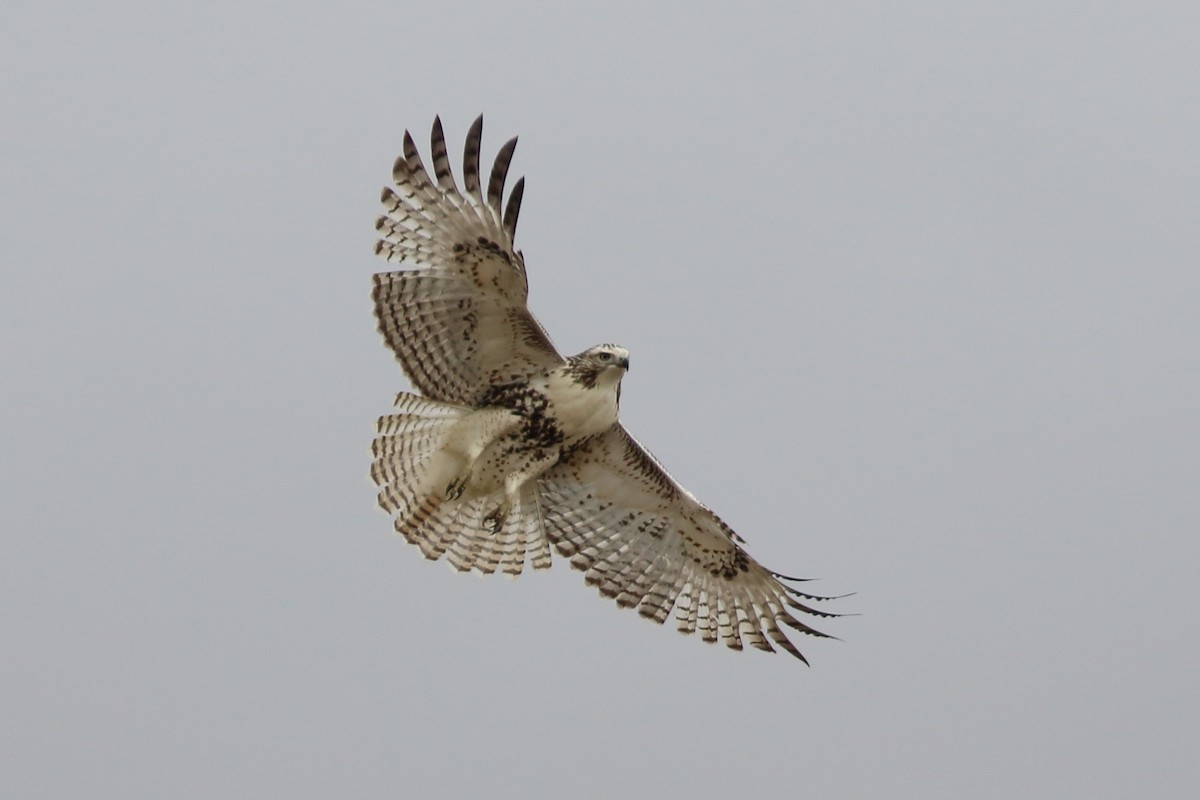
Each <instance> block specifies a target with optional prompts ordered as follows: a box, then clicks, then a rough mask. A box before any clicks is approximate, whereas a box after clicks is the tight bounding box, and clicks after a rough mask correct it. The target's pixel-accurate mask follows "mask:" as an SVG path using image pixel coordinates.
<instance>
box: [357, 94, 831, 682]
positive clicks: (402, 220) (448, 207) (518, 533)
mask: <svg viewBox="0 0 1200 800" xmlns="http://www.w3.org/2000/svg"><path fill="white" fill-rule="evenodd" d="M482 132H483V117H482V116H480V117H479V118H478V119H476V120H475V122H474V124H473V125H472V126H471V129H470V131H469V133H468V134H467V141H466V151H465V154H464V158H463V170H462V177H463V181H462V183H463V185H462V188H461V189H460V188H459V187H458V185H457V184H456V182H455V180H454V178H453V176H452V175H451V170H450V161H449V159H448V157H447V153H446V138H445V136H444V134H443V131H442V125H441V121H440V120H439V119H436V118H435V119H434V122H433V133H432V159H433V172H432V175H431V174H430V173H429V172H428V171H427V170H426V169H425V166H424V164H423V163H422V161H421V156H420V154H419V153H418V151H417V148H416V145H415V144H414V143H413V138H412V136H411V135H410V134H409V133H408V132H407V131H406V132H405V134H404V154H403V155H401V156H400V157H399V158H397V159H396V162H395V165H394V167H393V168H392V178H393V180H394V183H395V187H394V188H391V187H385V188H384V190H383V195H382V198H381V199H382V203H383V207H384V214H383V215H382V216H380V217H379V218H378V220H377V221H376V223H375V228H376V230H377V231H378V232H379V237H380V238H379V240H378V242H377V243H376V245H375V252H376V253H377V254H378V255H380V256H382V257H383V258H385V259H386V260H387V261H389V262H398V263H400V264H403V265H405V267H406V269H403V270H401V271H397V272H384V273H380V274H377V275H375V277H374V292H373V299H374V302H375V316H376V319H377V321H378V328H379V332H380V333H381V334H382V335H383V338H384V340H385V341H386V342H387V345H388V346H389V347H390V348H391V349H392V350H393V351H394V352H395V355H396V358H397V360H398V361H399V362H400V365H401V367H402V368H403V369H404V372H405V374H406V375H407V376H408V378H409V380H410V381H411V382H412V385H413V386H414V387H415V388H416V389H417V390H419V391H420V393H421V396H418V395H416V394H410V393H407V392H401V393H400V394H399V395H398V396H397V397H396V402H395V413H392V414H388V415H387V416H384V417H381V418H380V419H379V421H378V424H377V427H376V433H377V436H376V438H375V440H374V442H373V444H372V448H371V452H372V455H373V458H374V461H373V464H372V467H371V477H372V478H373V480H374V481H375V483H376V485H377V486H379V487H380V491H379V505H380V506H381V507H382V508H383V509H384V510H385V511H386V512H388V514H389V515H391V516H393V517H394V522H395V528H396V531H397V532H398V533H399V534H400V535H401V536H403V537H404V538H405V539H406V540H407V541H408V542H410V543H412V544H414V545H416V546H417V547H419V548H420V550H421V552H422V553H423V554H424V555H425V557H426V558H429V559H433V560H437V559H440V558H442V557H443V556H444V557H445V558H446V559H447V561H448V562H449V563H450V565H451V566H452V567H453V568H454V569H456V570H459V571H476V572H479V573H483V574H491V573H495V572H496V571H497V570H499V571H501V572H503V573H506V574H508V575H510V576H514V577H515V576H516V575H518V574H520V573H521V571H522V569H523V568H524V565H525V564H526V563H527V562H528V563H529V564H530V565H531V566H532V567H533V568H534V569H544V568H547V567H549V566H550V561H551V550H552V549H553V550H555V551H557V552H558V554H559V555H560V556H562V557H563V558H566V559H568V560H569V561H570V564H571V566H572V567H574V568H575V569H578V570H581V571H583V572H584V573H585V580H586V582H587V583H588V584H589V585H591V586H594V587H596V588H597V589H598V590H599V591H600V594H601V595H603V596H604V597H608V598H612V599H614V600H616V602H617V605H618V606H621V607H625V608H629V607H635V608H637V610H638V613H639V614H640V615H641V616H643V617H646V618H648V619H652V620H654V621H655V622H658V623H660V624H661V623H663V622H665V621H666V619H667V618H668V617H669V616H670V614H671V611H672V610H674V611H675V617H676V620H677V623H678V629H679V630H680V631H681V632H683V633H685V634H690V633H694V632H699V634H700V636H701V638H702V639H703V640H704V641H706V642H709V643H712V642H716V641H718V640H720V641H722V642H724V643H725V645H727V646H728V647H730V648H732V649H734V650H741V649H742V648H743V646H744V644H749V645H750V646H752V647H755V648H758V649H759V650H765V651H768V652H774V648H775V647H781V648H783V649H784V650H786V651H787V652H789V653H791V654H792V655H793V656H795V657H796V658H798V659H800V660H801V661H804V662H805V663H808V662H807V660H806V659H805V658H804V656H803V655H802V654H801V653H800V651H799V650H798V649H797V648H796V646H795V645H794V644H793V643H792V642H791V641H789V639H788V638H787V636H785V635H784V633H783V632H782V630H781V628H780V625H781V624H782V625H783V626H786V627H788V628H791V629H792V630H795V631H799V632H801V633H805V634H809V635H812V636H827V634H824V633H821V632H820V631H818V630H816V629H814V628H812V627H810V626H809V625H807V624H806V623H804V622H802V621H800V620H799V619H797V617H796V615H795V614H793V612H802V613H803V614H808V615H813V616H818V617H833V616H837V615H836V614H831V613H828V612H824V611H820V610H817V609H816V608H814V607H813V605H812V603H814V602H817V601H821V600H829V599H833V598H828V597H818V596H815V595H809V594H805V593H803V592H801V591H799V590H798V589H797V588H796V587H795V586H794V585H792V583H793V582H795V581H798V580H801V579H798V578H789V577H787V576H785V575H781V574H779V573H777V572H773V571H771V570H769V569H766V568H765V567H763V566H762V565H761V564H759V563H758V562H757V561H755V560H754V559H753V558H751V557H750V555H749V554H748V553H747V552H746V551H745V550H744V549H743V547H742V544H743V543H744V540H743V539H742V538H741V537H740V536H738V535H737V534H736V533H734V531H733V530H732V529H731V528H730V527H729V526H728V525H726V524H725V523H724V522H722V521H721V519H720V517H718V516H717V515H716V514H714V513H713V512H712V511H711V510H709V509H708V508H707V507H706V506H705V505H703V504H702V503H701V502H700V501H699V500H697V499H696V498H695V497H694V496H692V494H691V493H690V492H688V490H687V489H685V488H683V486H681V485H680V484H678V483H677V482H676V481H675V480H674V479H673V478H672V477H671V476H670V475H669V474H668V473H667V471H666V470H665V469H664V468H663V467H662V465H661V464H659V463H658V461H657V460H656V459H655V458H654V457H653V456H652V455H651V454H650V452H649V451H647V450H646V449H645V448H643V447H642V446H641V445H640V444H639V443H638V441H637V440H636V439H634V438H633V436H632V435H631V434H630V433H629V432H628V431H627V430H625V427H624V426H623V425H622V424H621V422H620V421H619V419H618V407H619V400H620V396H621V379H622V378H623V377H624V376H625V373H626V371H627V370H628V369H629V351H628V350H626V349H625V348H624V347H620V346H619V345H615V344H601V345H596V346H595V347H591V348H589V349H587V350H584V351H583V352H582V353H579V354H577V355H573V356H568V357H565V358H564V357H563V356H562V355H561V354H560V353H559V352H558V350H557V349H555V347H554V345H553V344H551V342H550V337H549V336H548V335H547V334H546V331H545V330H544V329H543V328H542V326H541V324H539V323H538V321H537V320H536V319H535V318H534V317H533V315H532V314H531V313H530V312H529V309H528V308H527V307H526V297H527V295H528V290H529V286H528V282H527V280H526V275H525V258H524V256H523V255H522V253H521V251H520V250H517V249H515V248H514V246H513V238H514V235H515V233H516V228H517V216H518V213H519V212H520V208H521V198H522V196H523V194H524V188H525V179H524V178H521V179H520V180H518V181H517V182H516V184H515V185H514V186H513V188H512V191H511V193H510V194H509V195H508V201H507V203H502V201H503V198H504V184H505V179H506V177H507V175H508V168H509V164H510V162H511V160H512V157H513V151H514V149H515V148H516V144H517V140H516V138H513V139H510V140H509V141H508V142H506V143H505V144H504V146H503V147H501V148H500V152H499V154H498V155H497V156H496V160H495V162H494V163H493V165H492V169H491V173H490V174H489V175H487V176H486V180H485V179H484V176H483V175H481V173H480V165H479V153H480V139H481V136H482Z"/></svg>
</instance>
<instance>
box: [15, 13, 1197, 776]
mask: <svg viewBox="0 0 1200 800" xmlns="http://www.w3.org/2000/svg"><path fill="white" fill-rule="evenodd" d="M480 5H481V6H482V4H480ZM646 5H647V4H643V3H629V4H625V5H623V6H616V5H609V6H607V7H606V8H607V9H608V10H606V11H603V12H594V13H587V12H584V11H580V10H577V9H576V8H574V7H572V6H569V5H566V4H551V3H546V4H540V5H539V4H530V3H503V4H492V7H490V8H488V9H486V10H485V9H482V8H481V7H475V6H466V5H454V4H446V3H441V2H439V3H432V2H430V3H421V4H420V5H417V6H411V5H409V4H403V3H395V2H388V3H339V4H337V8H336V9H335V8H333V7H332V6H330V7H314V6H306V7H296V6H294V5H291V4H279V5H277V6H268V5H262V6H258V7H256V8H255V9H253V10H248V9H246V8H243V7H242V4H233V3H228V4H226V3H221V4H214V5H210V6H207V7H206V8H207V9H208V10H204V11H197V10H195V9H193V10H185V11H181V10H177V9H170V8H168V7H167V4H156V3H144V4H132V3H126V4H103V6H104V8H105V10H103V11H100V10H98V7H99V6H101V4H88V5H86V6H85V5H83V4H76V5H72V4H55V3H46V2H39V3H17V4H13V3H10V4H8V6H6V11H5V22H4V29H5V30H4V33H3V34H2V35H3V38H4V41H3V47H2V48H0V82H2V85H3V98H4V125H3V151H2V153H0V163H2V164H3V170H4V173H3V181H2V182H0V187H2V188H0V198H2V203H3V205H2V206H0V211H2V213H3V218H4V246H3V248H4V249H3V268H4V275H3V286H2V289H3V291H2V295H0V302H2V304H3V309H2V315H0V347H2V348H3V389H2V391H0V397H2V401H0V402H2V404H3V405H2V407H3V450H2V462H0V464H2V473H0V486H2V487H3V489H2V491H3V517H4V520H3V557H2V558H0V594H2V598H0V599H2V606H0V614H2V615H3V631H2V635H3V638H2V641H0V647H2V648H3V651H2V662H0V670H2V692H3V696H2V703H0V726H2V727H0V745H2V748H3V750H2V753H0V755H2V759H3V769H0V795H2V796H4V797H21V798H33V797H88V798H128V797H188V798H191V797H213V798H228V797H254V798H260V797H289V798H291V797H479V796H498V797H532V798H564V797H602V796H603V797H651V796H653V797H685V796H688V797H734V796H737V797H780V796H787V797H821V798H866V797H877V798H928V797H972V798H993V797H1037V798H1062V797H1083V796H1088V797H1106V798H1107V797H1112V798H1123V797H1133V796H1140V797H1151V796H1153V797H1182V796H1185V795H1188V794H1190V792H1191V790H1194V788H1195V786H1196V784H1197V780H1198V779H1200V770H1198V767H1197V758H1196V748H1197V742H1198V738H1200V737H1198V734H1200V722H1198V717H1200V714H1198V712H1197V707H1198V706H1200V680H1198V679H1197V677H1196V671H1197V664H1196V660H1197V656H1198V655H1200V647H1198V646H1197V631H1198V627H1200V611H1198V603H1197V598H1196V592H1197V572H1198V567H1200V552H1198V547H1197V531H1198V529H1200V525H1198V523H1197V518H1198V513H1197V512H1198V511H1200V503H1198V500H1197V487H1198V485H1200V457H1198V452H1200V425H1198V423H1197V408H1198V407H1200V378H1198V375H1200V364H1198V352H1200V321H1198V317H1200V314H1198V311H1200V308H1198V305H1200V303H1198V296H1200V295H1198V293H1200V276H1198V272H1197V270H1198V265H1200V219H1198V217H1200V214H1198V211H1200V202H1198V201H1200V189H1198V187H1200V156H1198V148H1200V145H1198V143H1200V91H1198V90H1197V77H1196V76H1197V74H1198V73H1200V56H1197V49H1196V35H1197V31H1198V30H1200V13H1197V12H1196V11H1194V10H1192V9H1194V8H1195V6H1194V4H1189V3H1180V4H1169V3H1159V4H1134V3H1129V4H1125V5H1124V6H1120V5H1116V4H1100V3H1093V2H1086V3H1084V2H1079V3H1052V4H1047V3H1044V2H1036V3H1034V2H1027V3H1011V2H1010V3H962V2H948V3H924V4H919V5H918V4H903V5H901V4H878V3H875V4H873V3H787V4H779V5H777V6H775V7H774V8H773V9H772V8H770V7H765V6H762V7H760V6H756V7H755V8H754V10H750V9H749V8H748V7H743V8H736V9H735V8H733V6H734V4H730V3H723V4H712V5H707V6H705V5H701V4H674V5H670V4H658V5H656V6H655V7H654V10H653V11H651V10H647V8H646ZM480 111H483V112H485V113H486V125H485V147H486V149H487V150H488V151H489V153H494V152H495V149H496V148H498V147H499V145H500V144H501V143H502V142H503V141H504V140H505V139H506V138H508V137H509V136H511V135H513V134H520V136H521V145H520V146H519V147H518V149H517V158H516V162H515V164H514V175H516V174H526V175H528V177H529V185H528V191H527V192H526V196H525V197H526V199H525V207H524V213H523V215H522V220H521V230H520V233H519V236H518V243H519V245H520V246H521V247H523V248H524V250H525V253H526V255H527V259H528V264H529V269H530V276H531V282H532V305H533V308H534V310H535V311H536V312H537V313H538V314H539V315H540V317H541V318H542V320H543V322H544V323H545V324H546V326H547V328H548V329H549V330H550V331H551V333H552V335H553V336H554V338H555V340H556V342H557V343H558V344H559V345H560V347H562V348H563V349H565V350H567V351H572V352H573V351H577V350H579V349H582V348H583V347H585V346H587V345H590V344H592V343H594V342H597V341H618V342H621V343H622V344H625V345H626V346H628V347H629V348H630V349H631V350H632V351H633V365H634V368H633V371H632V372H631V374H630V376H629V378H628V379H627V380H626V383H625V393H624V400H625V405H624V408H623V413H624V418H625V420H626V421H627V423H628V424H629V426H630V428H631V429H633V430H634V431H635V432H636V433H637V434H638V435H639V436H641V437H642V438H643V439H644V440H645V441H646V442H648V443H649V445H650V446H651V447H652V448H653V449H654V450H655V451H656V453H657V454H658V455H659V456H660V458H662V459H663V461H665V463H666V464H667V465H668V466H669V467H670V468H671V469H672V470H673V471H674V472H675V474H676V475H677V476H678V477H679V478H680V479H681V480H682V481H683V482H684V483H685V484H686V485H688V486H689V487H690V488H691V489H692V490H693V491H694V492H695V493H696V494H697V495H699V496H700V497H701V498H702V499H704V500H705V501H706V502H708V503H709V504H710V505H712V506H714V507H715V508H716V509H718V510H719V511H720V513H721V514H722V515H723V516H724V517H725V518H726V519H727V520H729V522H730V523H731V524H733V525H734V527H735V528H737V529H738V530H739V531H741V532H742V533H743V534H744V535H745V536H746V537H747V538H748V539H749V540H750V544H751V550H752V552H753V553H754V554H755V555H756V556H757V557H758V558H759V559H760V560H762V561H764V562H765V563H767V564H768V565H771V566H774V567H776V568H778V569H781V570H786V571H792V572H796V573H800V574H804V575H813V576H817V577H821V578H823V580H822V581H820V582H819V583H818V584H816V589H817V590H818V591H821V592H827V593H841V592H849V591H857V592H858V594H857V595H856V596H854V597H851V598H847V599H845V600H842V601H839V602H838V603H836V604H835V607H836V609H838V610H843V611H847V612H861V616H856V617H848V618H845V619H841V620H836V621H833V622H831V623H829V624H828V625H827V626H826V627H827V628H828V629H829V630H830V631H831V632H833V633H835V634H837V635H839V636H840V637H842V638H843V640H844V641H841V642H830V641H814V640H811V639H804V640H801V641H800V644H801V645H802V646H803V647H804V649H805V652H806V653H807V654H808V655H809V657H810V659H811V660H812V662H813V666H812V668H805V667H803V666H802V665H800V664H798V663H796V662H794V661H793V660H792V659H790V658H787V657H786V656H775V657H770V656H766V655H762V654H758V653H748V654H742V655H737V654H732V653H729V652H726V651H725V650H724V649H723V648H715V647H714V648H710V647H705V646H704V645H703V644H702V643H701V642H699V641H698V640H696V639H687V638H684V637H680V636H678V635H677V634H675V633H673V632H672V631H670V630H660V629H658V628H656V627H654V626H652V625H650V624H648V623H645V622H643V621H641V620H639V619H637V618H636V616H635V615H634V614H632V613H631V612H620V611H618V610H617V609H616V608H615V607H613V606H612V604H611V603H608V602H602V601H600V600H599V599H597V597H596V596H595V593H594V592H593V591H592V590H590V589H587V588H586V587H584V585H583V581H582V577H581V576H580V575H579V574H577V573H573V572H571V571H570V570H569V569H566V568H565V564H561V563H560V564H559V565H558V566H557V567H556V569H554V570H552V571H551V572H550V573H548V574H538V575H526V576H524V577H523V578H522V579H521V580H519V581H517V582H515V583H510V582H506V581H504V580H501V579H487V580H485V579H481V578H477V577H473V576H457V575H453V574H452V573H451V572H449V571H448V570H447V569H446V567H444V566H443V565H439V564H431V563H428V562H426V561H424V560H423V559H422V558H421V557H420V554H419V553H418V552H417V551H416V550H415V549H413V548H410V547H408V546H407V545H405V544H404V543H403V542H402V541H400V540H399V539H397V538H396V537H395V536H394V535H393V534H392V533H391V527H390V524H389V522H388V520H387V518H386V517H385V516H384V515H383V514H382V513H380V512H378V511H377V510H375V508H374V493H373V489H372V487H371V486H370V485H369V483H368V481H367V478H366V471H367V463H368V457H367V444H368V441H369V439H370V437H371V425H372V423H373V420H374V418H375V417H376V416H377V415H378V414H380V413H384V412H386V411H387V409H388V407H389V403H390V400H391V397H392V394H393V393H394V392H395V391H397V390H398V389H401V388H403V387H405V385H406V384H405V382H404V381H403V379H402V377H401V375H400V373H399V371H398V369H397V367H396V366H395V365H394V363H393V362H392V360H391V357H390V356H389V354H388V353H387V352H386V351H385V350H384V348H383V347H382V345H381V343H380V340H379V338H378V336H377V334H376V333H375V331H374V323H373V320H372V318H371V315H370V303H369V298H368V295H369V289H370V275H371V273H372V272H375V271H377V270H379V269H382V268H383V263H382V262H379V261H377V260H376V259H374V258H373V257H372V255H371V245H372V242H373V231H372V228H371V223H372V221H373V219H374V216H375V214H376V212H377V206H376V204H375V199H376V196H377V193H378V190H379V187H380V185H381V184H382V183H383V182H384V181H385V180H386V179H387V177H388V175H389V170H390V165H391V161H392V158H393V157H394V156H395V155H396V153H397V152H398V151H399V149H400V143H401V135H402V131H403V129H404V128H405V127H411V128H412V129H413V130H414V132H415V133H416V134H417V136H418V139H419V141H420V142H421V144H422V147H427V135H428V134H427V132H428V128H429V124H430V122H431V120H432V118H433V115H434V114H435V113H440V114H442V117H443V119H444V121H445V123H446V127H447V132H448V135H449V137H450V138H451V139H452V140H453V142H454V145H453V146H454V150H455V152H456V153H457V152H458V151H459V149H460V147H461V140H462V136H463V134H464V133H465V131H466V128H467V126H468V124H469V123H470V121H471V120H472V119H473V118H474V116H475V115H476V113H478V112H480Z"/></svg>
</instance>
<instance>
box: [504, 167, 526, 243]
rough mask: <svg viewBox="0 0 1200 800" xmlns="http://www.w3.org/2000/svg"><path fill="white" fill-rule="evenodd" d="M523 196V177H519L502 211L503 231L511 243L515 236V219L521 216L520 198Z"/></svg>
mask: <svg viewBox="0 0 1200 800" xmlns="http://www.w3.org/2000/svg"><path fill="white" fill-rule="evenodd" d="M524 195H525V177H524V176H521V178H520V179H519V180H517V183H516V185H515V186H513V190H512V194H511V195H509V196H508V205H507V206H506V207H505V209H504V230H506V231H508V238H509V240H510V241H511V240H512V239H514V238H516V235H517V218H518V217H519V216H520V215H521V198H522V197H523V196H524Z"/></svg>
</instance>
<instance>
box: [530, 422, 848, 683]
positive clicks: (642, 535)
mask: <svg viewBox="0 0 1200 800" xmlns="http://www.w3.org/2000/svg"><path fill="white" fill-rule="evenodd" d="M538 485H539V489H540V492H541V500H542V518H543V521H544V523H545V526H546V533H547V535H548V536H549V537H550V540H551V541H552V542H553V543H554V546H555V549H557V550H558V552H559V553H560V554H561V555H563V556H564V557H566V558H569V559H570V561H571V566H572V567H574V568H576V569H579V570H582V571H584V572H585V573H586V580H587V582H588V584H590V585H592V586H595V587H597V588H598V589H599V590H600V594H602V595H603V596H605V597H611V598H614V599H615V600H616V601H617V605H619V606H621V607H624V608H628V607H633V606H636V607H637V609H638V613H639V614H641V615H642V616H643V617H647V618H649V619H652V620H654V621H655V622H658V623H660V624H661V623H662V622H665V621H666V619H667V617H668V616H670V613H671V609H672V608H673V607H674V608H675V610H676V611H675V616H676V619H677V621H678V628H679V631H680V632H681V633H693V632H695V631H697V630H698V631H699V632H700V635H701V637H702V638H703V639H704V641H706V642H715V641H717V639H718V638H719V639H720V640H721V641H723V642H724V643H725V644H726V645H727V646H728V647H730V648H732V649H734V650H741V649H742V646H743V642H747V643H749V644H750V645H751V646H753V647H756V648H758V649H759V650H767V651H772V652H773V651H774V648H773V647H772V646H771V643H772V642H774V643H775V644H776V645H778V646H779V647H782V648H783V649H784V650H786V651H788V652H789V653H791V654H792V655H794V656H795V657H796V658H799V659H800V660H801V661H804V662H805V663H808V662H807V660H806V659H805V658H804V656H803V655H801V654H800V651H799V650H797V649H796V646H795V645H793V644H792V642H790V641H789V640H788V638H787V637H786V636H785V635H784V634H783V632H782V631H781V630H780V627H779V625H780V623H782V624H784V625H786V626H787V627H789V628H792V629H793V630H797V631H800V632H802V633H807V634H810V635H813V636H827V634H824V633H821V632H820V631H818V630H815V629H813V628H811V627H809V626H808V625H806V624H804V623H803V622H801V621H800V620H798V619H796V617H795V616H793V614H792V613H791V612H792V611H801V612H804V613H805V614H812V615H815V616H819V617H835V616H838V615H837V614H830V613H827V612H823V611H818V610H817V609H814V608H812V607H811V606H810V605H808V602H810V601H819V600H827V599H831V598H824V597H816V596H813V595H808V594H804V593H803V592H800V591H798V590H797V589H795V588H794V587H792V586H789V585H788V584H787V583H785V582H784V581H787V580H796V579H794V578H786V577H785V576H782V575H780V574H778V573H775V572H771V571H770V570H768V569H765V568H764V567H763V566H762V565H761V564H759V563H758V562H757V561H755V560H754V559H753V558H751V557H750V556H749V555H748V554H747V553H746V551H745V550H743V549H742V548H741V546H740V545H739V544H738V543H739V542H740V541H741V539H740V538H739V537H738V536H737V534H736V533H734V532H733V530H731V529H730V528H729V526H727V525H726V524H725V523H724V522H722V521H721V519H720V518H719V517H717V515H716V514H714V513H713V512H712V511H710V510H709V509H708V508H706V507H705V506H704V505H703V504H701V503H700V502H699V501H698V500H696V498H695V497H693V496H692V495H691V493H690V492H688V491H687V490H686V489H684V488H683V487H682V486H680V485H679V484H678V483H676V482H675V480H674V479H673V478H671V476H670V475H669V474H667V471H666V470H665V469H663V467H662V465H660V464H659V463H658V461H656V460H655V458H654V457H653V456H652V455H650V453H649V452H648V451H647V450H646V449H645V448H643V447H642V446H641V445H640V444H638V442H637V440H635V439H634V438H633V436H631V435H630V434H629V432H628V431H626V430H625V428H624V427H623V426H621V425H620V424H619V423H618V424H616V425H614V426H613V427H612V428H610V429H609V430H608V431H606V432H605V433H603V434H600V435H599V436H596V437H594V438H592V439H589V440H587V441H585V443H584V444H583V445H581V446H580V447H579V448H578V449H576V450H575V451H574V452H573V453H571V455H570V456H569V457H568V458H567V459H565V460H564V461H562V462H561V463H559V464H558V465H556V466H555V467H553V468H552V469H550V470H549V471H548V472H546V473H545V474H543V475H542V477H541V478H540V479H539V481H538Z"/></svg>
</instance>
